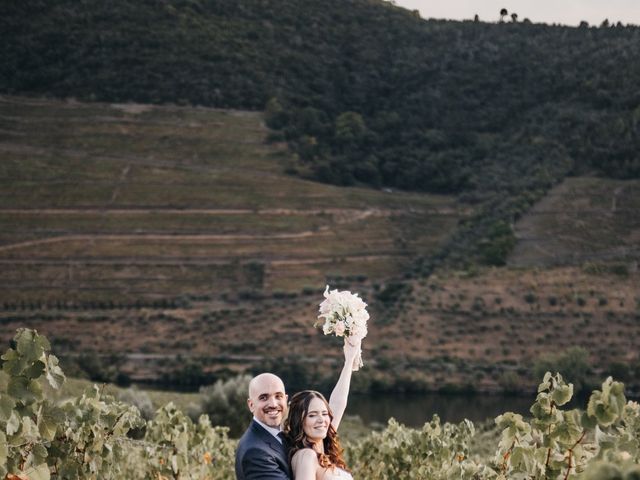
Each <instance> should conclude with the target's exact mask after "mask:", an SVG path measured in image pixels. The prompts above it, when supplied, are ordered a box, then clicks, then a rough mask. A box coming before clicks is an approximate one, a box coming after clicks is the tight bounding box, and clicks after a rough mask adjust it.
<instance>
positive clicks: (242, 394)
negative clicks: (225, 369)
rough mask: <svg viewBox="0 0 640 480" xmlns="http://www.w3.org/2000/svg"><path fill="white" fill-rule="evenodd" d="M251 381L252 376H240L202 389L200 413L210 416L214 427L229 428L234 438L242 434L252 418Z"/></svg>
mask: <svg viewBox="0 0 640 480" xmlns="http://www.w3.org/2000/svg"><path fill="white" fill-rule="evenodd" d="M250 381H251V376H250V375H238V376H236V377H233V378H230V379H229V380H226V381H222V380H218V381H217V382H216V383H214V384H213V385H209V386H206V387H201V388H200V394H201V395H202V399H201V400H200V412H201V413H206V414H207V415H209V418H210V419H211V422H212V423H213V424H214V425H223V426H227V427H229V435H230V436H231V437H234V438H237V437H239V436H240V435H241V434H242V432H243V431H244V429H245V428H247V425H248V423H249V420H250V418H251V414H250V413H249V409H248V408H247V396H248V391H249V382H250ZM192 416H193V415H192Z"/></svg>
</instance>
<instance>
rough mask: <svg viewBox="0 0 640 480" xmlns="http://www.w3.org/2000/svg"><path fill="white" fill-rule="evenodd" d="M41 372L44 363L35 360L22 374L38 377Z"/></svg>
mask: <svg viewBox="0 0 640 480" xmlns="http://www.w3.org/2000/svg"><path fill="white" fill-rule="evenodd" d="M43 372H44V363H42V361H40V360H36V361H35V362H33V363H32V364H31V365H30V366H29V368H27V369H26V370H25V371H24V373H23V375H24V376H25V377H27V378H39V377H40V375H42V373H43Z"/></svg>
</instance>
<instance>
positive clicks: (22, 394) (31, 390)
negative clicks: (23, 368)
mask: <svg viewBox="0 0 640 480" xmlns="http://www.w3.org/2000/svg"><path fill="white" fill-rule="evenodd" d="M7 393H8V394H9V395H11V396H12V397H14V398H16V399H17V400H19V401H20V402H22V403H23V404H25V405H29V404H31V403H33V402H36V401H38V400H42V387H41V386H40V384H39V383H38V382H36V381H35V380H31V379H29V378H27V377H24V376H22V375H20V376H17V377H11V378H10V379H9V383H8V384H7Z"/></svg>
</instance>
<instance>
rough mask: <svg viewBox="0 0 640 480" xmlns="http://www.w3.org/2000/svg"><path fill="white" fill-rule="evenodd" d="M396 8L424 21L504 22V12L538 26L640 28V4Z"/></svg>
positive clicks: (560, 0)
mask: <svg viewBox="0 0 640 480" xmlns="http://www.w3.org/2000/svg"><path fill="white" fill-rule="evenodd" d="M394 3H395V4H396V5H398V6H400V7H404V8H408V9H409V10H419V11H420V15H421V17H422V18H446V19H453V20H471V19H473V17H474V15H475V14H478V16H479V17H480V20H482V21H484V22H495V21H497V20H499V19H500V10H501V9H503V8H506V9H507V11H508V12H509V15H511V14H512V13H517V14H518V19H519V20H523V19H525V18H528V19H529V20H531V21H532V22H535V23H549V24H551V23H559V24H563V25H578V24H579V23H580V21H582V20H586V21H587V22H589V25H596V26H598V25H600V24H601V23H602V21H603V20H604V19H608V20H609V23H617V22H618V21H621V22H622V23H623V24H625V25H627V24H634V25H640V0H395V2H394Z"/></svg>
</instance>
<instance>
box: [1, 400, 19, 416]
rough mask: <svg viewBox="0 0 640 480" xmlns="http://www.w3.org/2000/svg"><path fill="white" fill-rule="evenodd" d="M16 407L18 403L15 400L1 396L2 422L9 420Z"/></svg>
mask: <svg viewBox="0 0 640 480" xmlns="http://www.w3.org/2000/svg"><path fill="white" fill-rule="evenodd" d="M15 406H16V402H15V400H14V399H13V398H11V397H10V396H8V395H1V394H0V421H6V420H8V419H9V417H11V411H12V410H13V409H14V407H15Z"/></svg>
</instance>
